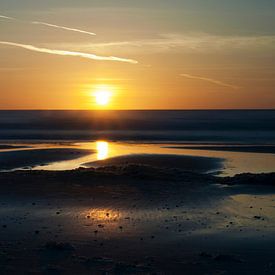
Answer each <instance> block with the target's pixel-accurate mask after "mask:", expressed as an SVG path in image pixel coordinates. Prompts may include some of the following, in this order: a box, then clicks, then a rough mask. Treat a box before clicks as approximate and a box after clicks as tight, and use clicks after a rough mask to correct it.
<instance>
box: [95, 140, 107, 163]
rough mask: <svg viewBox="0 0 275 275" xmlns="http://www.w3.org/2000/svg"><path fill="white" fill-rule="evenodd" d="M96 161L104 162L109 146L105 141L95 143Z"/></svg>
mask: <svg viewBox="0 0 275 275" xmlns="http://www.w3.org/2000/svg"><path fill="white" fill-rule="evenodd" d="M96 150H97V160H104V159H106V158H107V157H108V154H109V144H108V142H106V141H97V142H96Z"/></svg>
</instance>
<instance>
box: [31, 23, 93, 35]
mask: <svg viewBox="0 0 275 275" xmlns="http://www.w3.org/2000/svg"><path fill="white" fill-rule="evenodd" d="M31 24H35V25H43V26H46V27H50V28H56V29H62V30H66V31H72V32H79V33H84V34H89V35H96V34H95V33H93V32H88V31H84V30H80V29H75V28H69V27H65V26H59V25H54V24H50V23H45V22H40V21H32V22H31Z"/></svg>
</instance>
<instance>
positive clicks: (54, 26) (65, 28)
mask: <svg viewBox="0 0 275 275" xmlns="http://www.w3.org/2000/svg"><path fill="white" fill-rule="evenodd" d="M0 18H3V19H7V20H18V21H22V20H19V19H17V18H13V17H9V16H5V15H0ZM24 22H25V21H24ZM26 22H28V23H30V24H34V25H42V26H46V27H50V28H56V29H61V30H66V31H71V32H79V33H83V34H88V35H96V34H95V33H94V32H89V31H85V30H81V29H76V28H70V27H66V26H60V25H55V24H51V23H46V22H40V21H26Z"/></svg>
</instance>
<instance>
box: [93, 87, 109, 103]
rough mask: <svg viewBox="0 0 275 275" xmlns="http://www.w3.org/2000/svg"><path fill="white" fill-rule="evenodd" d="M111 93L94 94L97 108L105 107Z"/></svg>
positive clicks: (101, 91) (103, 91)
mask: <svg viewBox="0 0 275 275" xmlns="http://www.w3.org/2000/svg"><path fill="white" fill-rule="evenodd" d="M111 96H112V94H111V91H108V90H97V91H95V93H94V97H95V102H96V104H97V105H99V106H106V105H108V104H109V103H110V100H111Z"/></svg>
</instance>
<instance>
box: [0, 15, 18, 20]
mask: <svg viewBox="0 0 275 275" xmlns="http://www.w3.org/2000/svg"><path fill="white" fill-rule="evenodd" d="M0 18H3V19H8V20H15V18H12V17H9V16H5V15H0Z"/></svg>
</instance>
